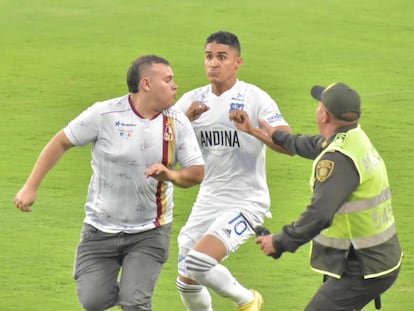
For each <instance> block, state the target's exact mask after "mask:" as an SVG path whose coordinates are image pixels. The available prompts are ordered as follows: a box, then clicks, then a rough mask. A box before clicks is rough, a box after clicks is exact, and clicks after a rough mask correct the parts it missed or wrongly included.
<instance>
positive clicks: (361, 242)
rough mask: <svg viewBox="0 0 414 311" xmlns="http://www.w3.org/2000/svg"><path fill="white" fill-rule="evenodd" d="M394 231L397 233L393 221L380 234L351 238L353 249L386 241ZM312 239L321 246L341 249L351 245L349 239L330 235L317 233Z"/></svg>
mask: <svg viewBox="0 0 414 311" xmlns="http://www.w3.org/2000/svg"><path fill="white" fill-rule="evenodd" d="M396 233H397V228H396V226H395V223H392V224H391V226H390V227H389V228H388V229H387V230H385V231H384V232H382V233H381V234H376V235H374V236H370V237H363V238H353V239H352V245H353V246H354V248H355V249H363V248H368V247H372V246H375V245H379V244H382V243H384V242H385V241H388V240H389V239H390V238H391V237H392V236H393V235H394V234H396ZM313 240H314V241H315V242H318V243H319V244H321V245H323V246H326V247H332V248H336V249H342V250H347V249H349V247H350V246H351V240H350V239H337V238H331V237H327V236H323V235H318V236H316V237H315V238H314V239H313Z"/></svg>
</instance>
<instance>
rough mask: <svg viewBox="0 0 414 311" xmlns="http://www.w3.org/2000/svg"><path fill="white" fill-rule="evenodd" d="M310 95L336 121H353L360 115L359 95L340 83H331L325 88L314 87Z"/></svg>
mask: <svg viewBox="0 0 414 311" xmlns="http://www.w3.org/2000/svg"><path fill="white" fill-rule="evenodd" d="M311 95H312V97H313V98H315V99H316V100H318V101H320V102H321V103H322V104H323V105H324V106H325V108H326V110H328V111H329V112H330V113H331V114H333V115H334V116H335V117H336V118H337V119H340V120H344V121H355V120H357V119H358V118H359V116H360V115H361V98H360V97H359V94H358V93H357V92H356V91H355V90H353V89H351V88H350V87H349V86H347V85H346V84H344V83H342V82H336V83H332V84H331V85H329V86H327V87H323V86H320V85H315V86H314V87H313V88H312V90H311ZM349 112H351V113H349ZM352 112H354V113H352Z"/></svg>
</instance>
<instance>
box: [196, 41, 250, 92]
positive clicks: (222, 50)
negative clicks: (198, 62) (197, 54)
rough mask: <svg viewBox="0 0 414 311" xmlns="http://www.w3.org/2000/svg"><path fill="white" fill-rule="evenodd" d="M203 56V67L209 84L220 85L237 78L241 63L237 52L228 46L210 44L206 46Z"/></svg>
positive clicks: (215, 43)
mask: <svg viewBox="0 0 414 311" xmlns="http://www.w3.org/2000/svg"><path fill="white" fill-rule="evenodd" d="M204 54H205V55H204V65H205V68H206V73H207V77H208V79H209V81H210V82H211V83H217V84H222V83H225V82H226V81H229V80H234V79H235V78H236V77H237V69H238V68H239V67H240V65H241V63H242V58H241V57H240V55H239V54H238V52H237V51H235V50H234V49H232V48H230V47H229V46H228V45H225V44H220V43H217V42H211V43H208V44H207V45H206V47H205V53H204Z"/></svg>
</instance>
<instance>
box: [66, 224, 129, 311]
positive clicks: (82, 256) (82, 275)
mask: <svg viewBox="0 0 414 311" xmlns="http://www.w3.org/2000/svg"><path fill="white" fill-rule="evenodd" d="M116 239H117V236H116V234H108V233H104V232H101V231H99V230H97V229H96V228H94V227H93V226H90V225H88V224H84V226H83V228H82V232H81V241H80V242H79V244H78V247H77V250H76V258H75V267H74V278H75V280H76V283H77V292H78V296H79V300H80V302H81V303H82V305H85V306H87V305H96V304H99V302H101V303H103V304H104V305H106V304H111V303H113V302H114V301H115V300H116V296H117V292H118V289H117V276H118V273H119V269H120V266H121V262H120V260H119V254H118V252H117V249H116V247H114V246H115V245H116Z"/></svg>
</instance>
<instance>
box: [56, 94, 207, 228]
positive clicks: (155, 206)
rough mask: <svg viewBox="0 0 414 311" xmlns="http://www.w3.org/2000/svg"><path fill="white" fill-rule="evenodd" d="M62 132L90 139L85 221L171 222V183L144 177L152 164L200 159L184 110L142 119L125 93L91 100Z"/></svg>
mask: <svg viewBox="0 0 414 311" xmlns="http://www.w3.org/2000/svg"><path fill="white" fill-rule="evenodd" d="M64 131H65V134H66V135H67V137H68V138H69V140H70V141H71V142H72V143H73V144H74V145H77V146H84V145H86V144H88V143H92V163H91V166H92V171H93V174H92V177H91V180H90V184H89V189H88V196H87V200H86V204H85V211H86V217H85V222H86V223H88V224H90V225H92V226H94V227H96V228H98V229H99V230H101V231H104V232H108V233H115V232H120V231H123V232H126V233H135V232H141V231H146V230H149V229H153V228H155V227H158V226H160V225H162V224H167V223H170V222H171V221H172V217H173V214H172V210H173V204H174V203H173V184H172V183H171V182H158V181H157V180H155V179H154V178H145V176H144V172H145V170H146V169H147V168H148V167H149V166H150V165H152V164H154V163H163V164H164V165H165V166H167V167H169V168H174V166H175V165H176V163H180V165H181V166H182V167H187V166H190V165H202V164H204V161H203V158H202V154H201V151H200V149H199V146H198V143H197V140H196V137H195V135H194V131H193V129H192V126H191V123H190V122H189V120H188V119H187V118H186V117H185V115H184V114H182V113H179V112H177V111H174V110H170V109H168V110H165V111H164V112H163V113H160V114H159V115H158V116H157V117H155V118H154V119H152V120H147V119H142V118H140V117H139V115H138V114H137V112H136V111H135V110H134V109H133V106H132V105H131V104H130V102H129V94H128V95H125V96H123V97H119V98H114V99H111V100H107V101H103V102H98V103H95V104H94V105H92V106H91V107H89V108H88V109H87V110H85V111H83V112H82V113H81V114H80V115H79V116H78V117H76V118H75V119H74V120H73V121H71V122H70V123H69V124H68V125H67V127H66V128H65V129H64Z"/></svg>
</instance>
